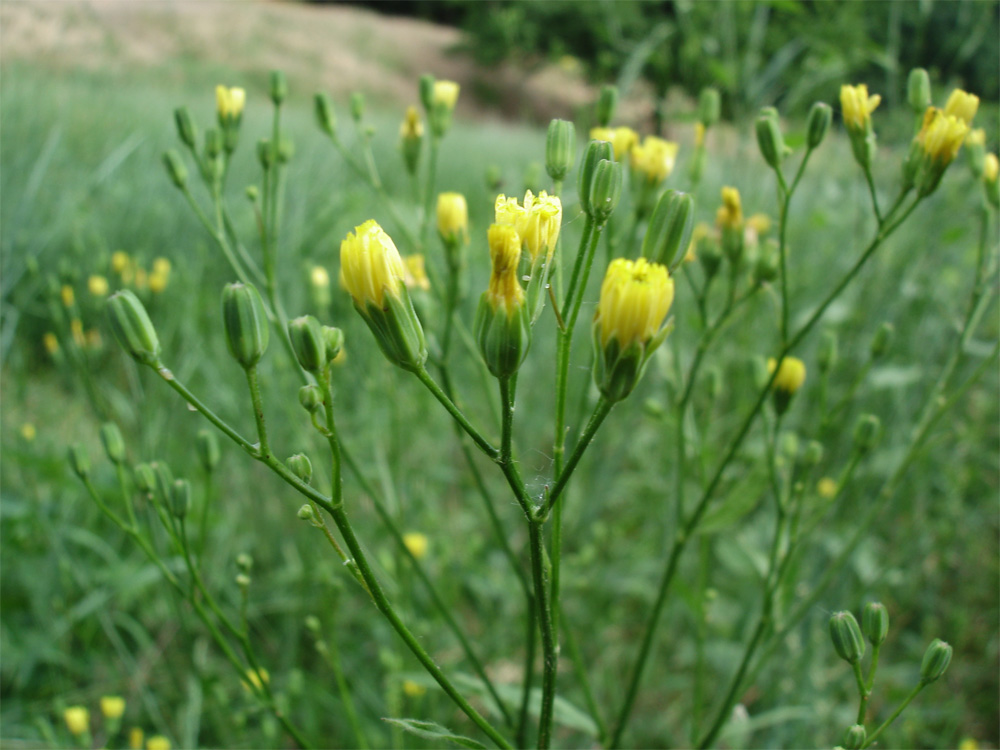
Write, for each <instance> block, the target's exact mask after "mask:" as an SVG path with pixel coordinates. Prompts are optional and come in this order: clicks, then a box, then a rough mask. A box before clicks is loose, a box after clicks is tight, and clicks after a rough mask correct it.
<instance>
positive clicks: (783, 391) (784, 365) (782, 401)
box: [767, 357, 806, 414]
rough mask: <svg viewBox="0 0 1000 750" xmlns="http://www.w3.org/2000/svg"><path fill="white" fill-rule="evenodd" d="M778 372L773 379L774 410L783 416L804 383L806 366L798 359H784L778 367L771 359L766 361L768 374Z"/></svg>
mask: <svg viewBox="0 0 1000 750" xmlns="http://www.w3.org/2000/svg"><path fill="white" fill-rule="evenodd" d="M775 368H777V370H778V374H777V375H775V377H774V384H773V385H774V409H775V411H777V412H778V414H784V413H785V411H786V410H787V409H788V405H789V403H790V402H791V400H792V396H794V395H795V392H796V391H798V390H799V388H801V387H802V384H803V383H805V382H806V366H805V363H803V362H802V360H801V359H799V358H798V357H785V358H784V359H782V360H781V365H780V366H778V364H777V362H776V361H775V359H774V358H773V357H772V358H770V359H768V360H767V372H768V373H769V374H771V373H773V372H774V371H775Z"/></svg>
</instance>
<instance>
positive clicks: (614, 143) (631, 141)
mask: <svg viewBox="0 0 1000 750" xmlns="http://www.w3.org/2000/svg"><path fill="white" fill-rule="evenodd" d="M638 142H639V134H638V133H636V132H635V131H634V130H632V128H628V127H625V126H622V127H618V128H615V131H614V137H613V138H612V139H611V148H613V149H614V152H615V161H621V160H622V159H624V158H625V157H626V156H628V155H629V152H630V151H631V150H632V148H633V146H635V145H636V144H637V143H638Z"/></svg>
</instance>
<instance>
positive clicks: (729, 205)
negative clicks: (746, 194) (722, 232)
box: [715, 187, 743, 229]
mask: <svg viewBox="0 0 1000 750" xmlns="http://www.w3.org/2000/svg"><path fill="white" fill-rule="evenodd" d="M715 223H716V224H718V225H719V226H720V227H722V228H723V229H740V228H741V227H742V226H743V206H742V204H741V203H740V191H739V190H737V189H736V188H734V187H724V188H722V205H721V206H719V210H718V211H716V213H715Z"/></svg>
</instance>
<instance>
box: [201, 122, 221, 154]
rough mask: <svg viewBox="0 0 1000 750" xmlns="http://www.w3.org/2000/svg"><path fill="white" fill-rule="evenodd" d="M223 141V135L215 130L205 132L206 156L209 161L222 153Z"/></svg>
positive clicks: (210, 129)
mask: <svg viewBox="0 0 1000 750" xmlns="http://www.w3.org/2000/svg"><path fill="white" fill-rule="evenodd" d="M222 147H223V140H222V133H220V132H219V131H218V130H216V129H215V128H209V129H208V130H206V131H205V156H206V157H207V158H208V160H209V161H211V160H213V159H215V158H216V157H218V156H219V154H221V153H222Z"/></svg>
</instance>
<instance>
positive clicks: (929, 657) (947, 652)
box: [920, 638, 951, 685]
mask: <svg viewBox="0 0 1000 750" xmlns="http://www.w3.org/2000/svg"><path fill="white" fill-rule="evenodd" d="M949 664H951V646H949V645H948V644H947V643H945V642H944V641H942V640H941V639H940V638H935V639H934V640H933V641H931V645H930V646H928V647H927V651H926V652H925V653H924V660H923V662H922V663H921V664H920V682H921V683H922V684H924V685H929V684H930V683H932V682H934V681H935V680H937V679H938V678H939V677H941V675H943V674H944V673H945V670H947V669H948V665H949Z"/></svg>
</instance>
